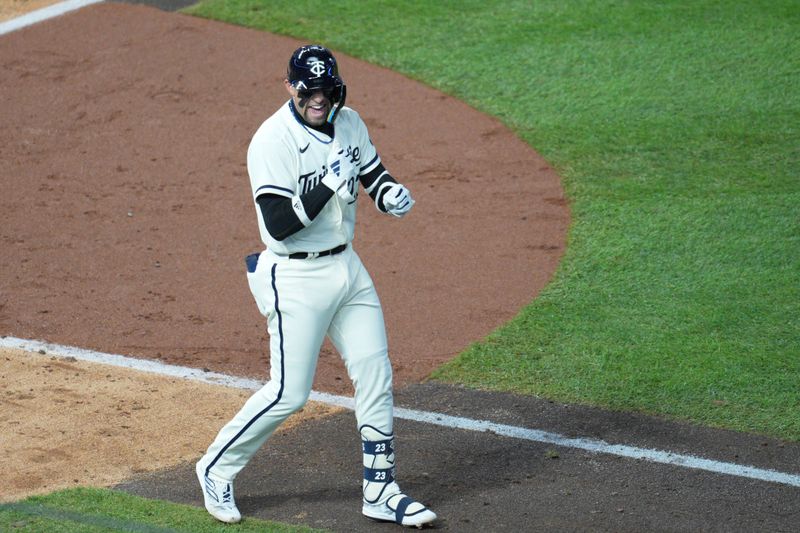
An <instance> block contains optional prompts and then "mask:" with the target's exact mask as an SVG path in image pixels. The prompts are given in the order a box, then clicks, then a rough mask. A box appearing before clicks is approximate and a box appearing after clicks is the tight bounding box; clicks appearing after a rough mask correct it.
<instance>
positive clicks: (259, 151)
mask: <svg viewBox="0 0 800 533" xmlns="http://www.w3.org/2000/svg"><path fill="white" fill-rule="evenodd" d="M289 103H290V102H287V103H286V105H284V106H282V107H281V108H280V109H279V110H278V111H277V112H275V114H273V115H272V116H271V117H269V118H268V119H267V120H265V121H264V123H263V124H261V126H260V127H259V128H258V130H257V131H256V133H255V135H254V136H253V139H252V141H251V142H250V146H249V148H248V150H247V170H248V172H249V174H250V185H251V187H252V192H253V200H254V201H255V199H256V198H257V197H258V196H260V195H262V194H265V193H269V194H277V195H279V196H285V197H287V198H292V199H293V203H294V202H299V198H298V197H299V195H301V194H303V193H306V192H308V191H310V190H311V189H312V188H314V187H316V186H317V185H318V184H319V182H320V180H322V178H323V177H324V176H325V174H326V173H327V172H329V169H328V167H327V160H328V155H329V153H330V150H331V143H332V141H333V139H331V138H330V137H329V136H327V135H325V134H324V133H322V132H320V131H317V130H315V129H312V128H309V127H308V126H306V125H305V124H302V123H301V122H300V121H299V120H298V118H297V117H296V116H295V114H294V112H293V111H292V108H291V107H290V105H289ZM335 128H336V130H335V135H336V139H338V141H339V143H340V144H341V146H342V148H343V149H344V150H345V154H346V155H347V156H348V157H350V160H351V162H353V164H354V165H355V167H356V168H357V169H358V171H359V173H360V174H364V173H367V172H369V171H370V170H372V169H374V168H375V167H376V166H377V165H378V164H379V163H380V158H379V157H378V154H377V152H376V151H375V147H374V146H373V144H372V142H371V141H370V139H369V134H368V132H367V126H366V124H364V121H363V120H361V117H360V116H359V115H358V113H357V112H356V111H355V110H353V109H351V108H349V107H344V108H342V109H341V111H340V112H339V114H338V116H337V118H336V126H335ZM348 186H349V187H350V192H351V193H352V194H353V196H354V197H357V194H358V176H353V177H352V178H351V179H350V180H349V182H348ZM256 214H257V216H258V226H259V230H260V232H261V240H262V241H263V242H264V244H265V245H266V247H267V248H269V249H270V250H272V251H273V252H275V253H277V254H280V255H287V254H291V253H295V252H321V251H323V250H330V249H331V248H335V247H336V246H339V245H341V244H347V243H349V242H350V241H352V240H353V232H354V228H355V221H356V202H355V201H351V202H349V203H348V202H346V201H344V200H342V199H341V198H340V197H339V196H338V195H336V194H334V196H333V198H332V199H331V200H330V201H329V202H328V203H327V204H326V205H325V207H324V208H323V209H322V211H321V212H320V213H319V215H317V217H316V218H315V219H314V220H313V222H312V221H310V220H308V219H306V220H302V218H301V220H302V221H303V224H304V225H305V226H306V227H305V228H303V229H301V230H300V231H298V232H297V233H294V234H293V235H290V236H289V237H287V238H285V239H284V240H282V241H278V240H275V239H274V238H273V237H272V236H271V235H270V234H269V232H268V231H267V228H266V225H265V224H264V219H263V215H262V213H261V209H259V207H258V205H257V204H256Z"/></svg>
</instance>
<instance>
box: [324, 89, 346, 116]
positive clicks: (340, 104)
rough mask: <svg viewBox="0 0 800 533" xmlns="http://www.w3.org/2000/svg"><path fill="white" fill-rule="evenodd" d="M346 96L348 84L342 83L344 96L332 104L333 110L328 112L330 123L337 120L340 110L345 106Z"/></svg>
mask: <svg viewBox="0 0 800 533" xmlns="http://www.w3.org/2000/svg"><path fill="white" fill-rule="evenodd" d="M345 98H347V85H342V97H341V98H339V101H338V102H336V103H335V104H333V105H332V106H331V112H330V113H328V124H333V121H334V120H336V115H338V114H339V110H340V109H341V108H343V107H344V101H345Z"/></svg>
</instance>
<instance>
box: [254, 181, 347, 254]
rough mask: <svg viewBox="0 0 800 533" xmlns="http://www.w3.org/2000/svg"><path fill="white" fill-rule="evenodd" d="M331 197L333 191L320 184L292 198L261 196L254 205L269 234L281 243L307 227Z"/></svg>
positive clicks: (267, 194) (274, 195)
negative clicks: (259, 212)
mask: <svg viewBox="0 0 800 533" xmlns="http://www.w3.org/2000/svg"><path fill="white" fill-rule="evenodd" d="M332 196H333V191H332V190H331V189H329V188H328V187H326V186H325V185H323V184H322V183H320V184H319V185H317V186H316V187H314V188H313V189H311V190H310V191H308V192H307V193H305V194H301V195H299V196H296V197H292V198H287V197H285V196H278V195H277V194H270V193H266V194H262V195H260V196H258V197H257V198H256V203H257V204H258V208H259V209H261V215H262V217H263V218H264V225H266V227H267V231H268V232H269V234H270V235H272V238H273V239H275V240H276V241H282V240H284V239H285V238H286V237H288V236H290V235H293V234H295V233H297V232H298V231H300V230H301V229H303V228H305V227H307V226H309V225H310V224H311V222H312V221H313V220H314V219H315V218H316V216H317V215H319V213H320V211H322V208H323V207H325V204H327V203H328V200H330V199H331V197H332Z"/></svg>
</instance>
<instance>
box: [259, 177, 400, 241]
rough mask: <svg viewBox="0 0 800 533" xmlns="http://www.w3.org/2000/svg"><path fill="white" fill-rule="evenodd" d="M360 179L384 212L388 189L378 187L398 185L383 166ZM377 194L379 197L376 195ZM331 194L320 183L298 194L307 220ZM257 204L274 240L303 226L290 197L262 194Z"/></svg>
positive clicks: (278, 239)
mask: <svg viewBox="0 0 800 533" xmlns="http://www.w3.org/2000/svg"><path fill="white" fill-rule="evenodd" d="M359 180H360V181H361V184H362V185H363V186H364V189H365V190H367V191H369V196H370V198H372V200H373V201H374V202H375V205H376V206H377V207H378V209H379V210H380V211H383V212H384V213H385V212H386V208H385V207H384V205H383V195H384V194H386V190H387V187H384V188H381V185H383V184H384V183H397V181H396V180H395V179H394V178H393V177H392V176H391V175H389V173H388V172H386V169H385V168H384V166H383V164H382V163H380V164H378V166H377V167H375V168H374V169H372V170H371V171H370V172H368V173H367V174H364V175H363V176H360V177H359ZM379 193H380V197H379V196H378V195H379ZM333 195H334V192H333V191H332V190H331V189H329V188H328V187H326V186H325V185H322V184H319V185H317V186H316V187H314V188H313V189H311V190H310V191H308V192H307V193H305V194H301V195H300V201H301V202H303V209H304V210H305V212H306V216H308V218H309V219H310V220H314V218H316V216H317V215H319V213H320V211H322V208H323V207H325V204H326V203H328V200H330V199H331V198H332V197H333ZM256 203H257V204H258V207H259V208H260V209H261V214H262V215H263V218H264V224H265V225H266V226H267V231H268V232H269V234H270V235H272V237H273V238H274V239H275V240H277V241H282V240H284V239H285V238H286V237H288V236H290V235H293V234H295V233H297V232H298V231H300V230H301V229H303V228H304V227H305V226H304V225H303V222H302V221H301V220H300V218H299V217H298V216H297V213H295V212H294V209H293V208H292V199H291V198H287V197H285V196H279V195H277V194H262V195H260V196H259V197H258V198H256Z"/></svg>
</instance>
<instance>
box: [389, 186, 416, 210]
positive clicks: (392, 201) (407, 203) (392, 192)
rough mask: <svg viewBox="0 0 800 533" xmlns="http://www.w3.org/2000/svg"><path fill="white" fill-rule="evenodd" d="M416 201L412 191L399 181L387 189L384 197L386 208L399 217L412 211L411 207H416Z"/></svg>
mask: <svg viewBox="0 0 800 533" xmlns="http://www.w3.org/2000/svg"><path fill="white" fill-rule="evenodd" d="M414 203H415V202H414V199H413V198H412V197H411V191H409V190H408V189H407V188H406V187H405V186H404V185H401V184H399V183H395V184H394V185H392V186H391V187H389V190H388V191H386V194H385V195H384V197H383V206H384V207H385V208H386V212H387V213H389V214H390V215H394V216H396V217H398V218H400V217H402V216H404V215H405V214H406V213H408V212H409V211H411V208H412V207H414Z"/></svg>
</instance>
